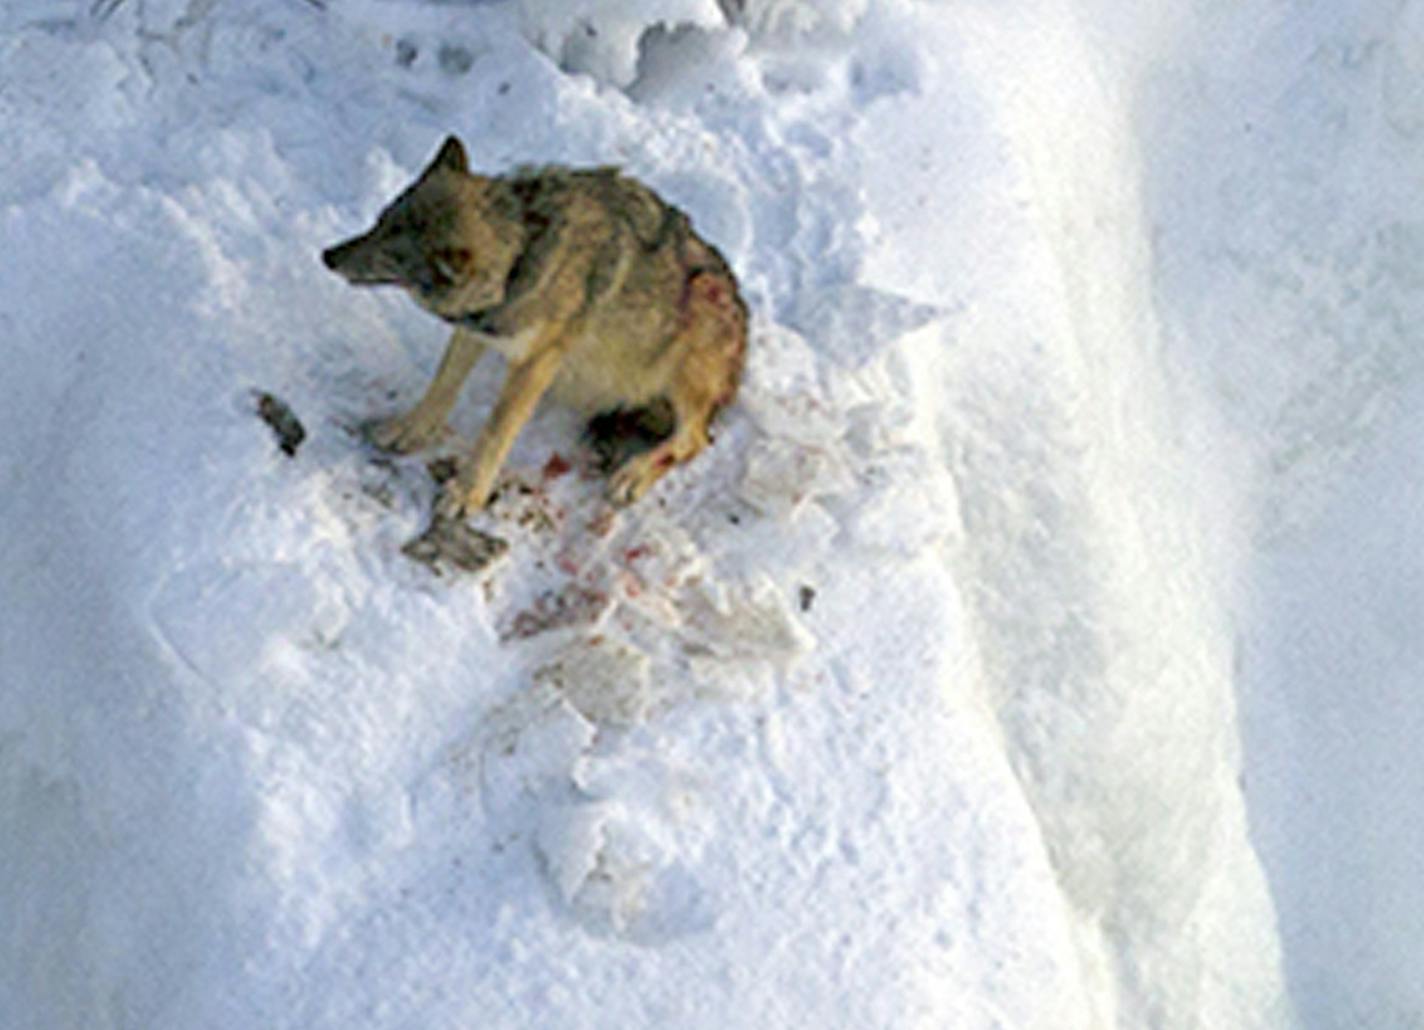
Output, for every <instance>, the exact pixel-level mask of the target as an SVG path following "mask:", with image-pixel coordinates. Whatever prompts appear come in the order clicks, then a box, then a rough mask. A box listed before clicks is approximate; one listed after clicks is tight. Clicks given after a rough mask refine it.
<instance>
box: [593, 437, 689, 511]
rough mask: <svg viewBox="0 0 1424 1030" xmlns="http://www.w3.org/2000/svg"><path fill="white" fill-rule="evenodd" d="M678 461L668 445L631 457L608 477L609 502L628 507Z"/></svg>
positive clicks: (619, 506) (620, 506)
mask: <svg viewBox="0 0 1424 1030" xmlns="http://www.w3.org/2000/svg"><path fill="white" fill-rule="evenodd" d="M676 463H677V458H676V457H675V455H674V453H673V452H672V450H670V449H669V448H668V447H666V446H664V447H655V448H653V449H652V450H651V451H646V452H644V453H642V454H639V455H637V456H635V457H632V458H629V459H628V460H627V461H625V462H624V463H623V464H622V465H620V466H618V468H617V470H616V471H615V472H614V473H613V475H612V476H610V477H609V479H608V500H609V502H610V503H612V504H613V505H614V506H615V507H618V508H626V507H627V506H628V505H630V504H632V503H633V502H634V501H636V500H638V498H640V497H642V496H643V495H644V494H645V493H647V492H648V490H649V489H650V488H651V487H652V485H653V484H654V483H656V482H657V481H658V480H659V479H661V478H662V477H663V473H665V472H667V470H668V469H670V468H672V467H673V465H675V464H676Z"/></svg>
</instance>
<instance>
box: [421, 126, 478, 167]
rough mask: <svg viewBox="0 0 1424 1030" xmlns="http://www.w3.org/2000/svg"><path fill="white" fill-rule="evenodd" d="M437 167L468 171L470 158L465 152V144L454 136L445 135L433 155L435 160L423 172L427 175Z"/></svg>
mask: <svg viewBox="0 0 1424 1030" xmlns="http://www.w3.org/2000/svg"><path fill="white" fill-rule="evenodd" d="M437 168H445V169H448V170H449V171H452V172H468V171H469V170H470V158H469V156H468V155H467V154H466V153H465V145H464V144H463V143H461V142H460V141H459V140H458V139H456V138H455V137H454V136H447V137H445V142H444V144H443V145H442V146H441V147H440V153H438V154H436V155H435V160H434V161H431V162H430V167H429V168H427V169H426V170H425V174H426V175H429V174H430V173H431V172H433V171H435V170H436V169H437Z"/></svg>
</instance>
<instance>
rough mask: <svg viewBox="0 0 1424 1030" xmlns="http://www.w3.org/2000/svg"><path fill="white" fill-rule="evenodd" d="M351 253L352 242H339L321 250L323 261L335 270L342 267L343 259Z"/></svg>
mask: <svg viewBox="0 0 1424 1030" xmlns="http://www.w3.org/2000/svg"><path fill="white" fill-rule="evenodd" d="M349 253H351V244H349V243H338V244H337V245H336V246H334V247H327V248H326V249H325V250H323V251H322V252H321V263H322V264H323V265H325V266H326V267H327V268H329V269H331V270H332V271H333V272H335V271H337V270H338V269H339V268H340V267H341V259H342V258H344V257H345V256H346V255H347V254H349Z"/></svg>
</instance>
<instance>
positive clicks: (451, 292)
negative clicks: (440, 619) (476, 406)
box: [321, 136, 747, 519]
mask: <svg viewBox="0 0 1424 1030" xmlns="http://www.w3.org/2000/svg"><path fill="white" fill-rule="evenodd" d="M321 257H322V261H323V262H324V263H325V264H326V266H327V267H328V268H330V269H331V270H332V271H334V272H337V273H338V274H340V275H341V276H343V277H344V278H345V279H346V280H347V281H348V282H350V283H352V284H353V285H357V286H378V285H393V286H399V287H401V288H403V289H405V290H406V291H407V292H408V293H409V294H410V295H411V297H412V298H414V300H415V301H416V303H418V304H420V305H421V306H422V307H424V308H425V309H426V310H427V311H430V312H431V313H433V314H435V315H437V316H438V317H440V318H441V319H443V320H444V321H446V322H448V323H449V324H450V325H451V326H452V327H453V330H454V331H453V332H452V333H451V335H450V342H449V344H448V345H447V346H446V349H445V355H444V357H443V358H442V359H441V361H440V366H439V369H438V370H437V371H436V373H435V378H434V380H433V381H432V382H431V383H430V386H429V387H428V388H427V389H426V391H425V394H424V396H423V397H421V399H420V401H419V402H418V403H417V404H416V405H415V407H414V408H412V409H411V410H410V411H408V412H406V413H405V414H402V415H397V416H394V417H391V418H386V419H382V420H379V421H377V422H374V423H372V424H371V426H370V435H371V438H372V440H373V441H374V442H375V443H376V444H377V446H380V447H382V448H385V449H388V450H393V451H398V452H408V451H413V450H417V449H419V448H421V447H423V446H425V445H426V444H427V443H429V442H431V441H432V440H433V439H434V438H435V437H436V435H437V434H439V433H440V431H441V429H442V428H443V426H444V423H445V418H446V416H447V415H448V414H449V412H450V409H451V408H452V407H453V406H454V404H455V401H456V399H457V398H458V396H459V392H460V388H461V386H462V384H463V383H464V381H465V378H466V377H467V376H468V375H469V373H470V371H471V369H472V368H473V367H474V365H475V363H476V361H478V360H479V358H480V356H481V355H482V354H483V353H484V352H485V350H486V349H493V350H496V351H499V352H500V354H502V355H503V356H504V360H505V367H506V373H505V379H504V384H503V386H502V387H501V389H500V393H499V398H498V400H497V401H496V403H495V406H494V409H493V411H492V412H491V413H490V415H489V418H488V420H487V421H486V422H485V425H484V428H483V429H482V430H481V432H480V434H479V436H478V438H477V440H476V441H475V444H474V447H473V449H472V450H471V451H470V453H469V455H468V457H467V458H466V459H464V460H463V461H462V462H461V463H460V465H459V469H458V472H457V473H456V474H455V476H454V477H452V478H451V479H450V480H449V481H447V483H446V485H445V487H444V489H443V492H442V494H441V496H440V499H439V500H438V501H437V504H436V515H437V517H443V518H450V519H458V518H462V517H463V516H465V515H468V514H471V513H473V512H476V511H478V510H480V509H481V508H483V507H484V505H485V503H486V502H487V501H488V500H489V497H490V493H491V491H492V490H493V487H494V483H495V477H496V475H497V474H498V473H499V470H500V467H501V466H502V465H503V464H504V461H505V458H506V457H507V456H508V454H509V450H510V447H511V446H513V444H514V439H515V437H516V436H517V435H518V433H519V431H520V429H522V428H523V426H524V424H525V423H526V422H527V421H528V420H529V418H530V416H531V415H532V414H533V412H534V409H535V407H536V405H537V404H538V403H539V400H540V398H541V397H543V396H544V394H545V393H546V392H549V393H552V394H553V395H554V396H555V397H556V398H557V399H558V400H560V401H562V402H563V403H565V404H568V405H571V406H573V407H574V408H576V409H578V410H580V411H583V412H585V413H588V414H590V415H600V414H601V415H604V416H605V417H606V416H607V415H608V414H609V413H610V412H612V413H616V412H634V413H636V412H639V411H650V412H655V413H656V412H659V411H661V412H662V413H664V417H663V418H662V419H661V421H662V422H664V423H665V425H664V430H665V433H664V435H662V437H661V438H660V439H658V440H657V441H656V442H654V443H652V445H651V446H649V447H647V448H646V449H644V450H642V451H641V452H639V453H635V454H633V455H631V456H626V457H625V458H624V460H622V462H621V464H619V465H618V467H617V468H616V469H615V470H614V471H613V473H612V475H611V477H610V479H609V484H608V497H609V499H610V500H611V501H613V503H615V504H617V505H620V506H621V505H626V504H631V503H632V502H633V501H636V500H637V499H638V498H639V497H641V496H643V494H645V493H646V492H647V491H648V488H649V487H651V486H652V485H653V484H654V483H655V482H657V480H658V479H659V478H661V477H662V475H663V474H664V473H666V472H667V471H668V470H669V469H670V468H672V467H673V466H674V465H678V464H681V463H682V462H685V461H688V460H689V459H691V458H692V457H693V456H695V455H696V454H697V453H698V452H700V451H701V450H702V449H703V448H704V447H706V446H707V444H708V443H709V442H710V437H709V433H708V427H709V424H710V423H711V421H712V419H713V417H714V416H715V415H716V413H717V412H718V410H719V409H721V408H722V407H724V406H725V405H726V404H728V403H729V402H730V401H731V400H732V398H733V397H734V396H735V394H736V391H737V384H738V381H739V380H740V378H741V371H742V360H743V354H744V352H745V349H746V337H747V308H746V305H745V303H744V302H743V301H742V298H741V295H740V293H739V292H738V289H737V282H736V279H735V278H734V277H733V275H732V271H731V269H730V268H728V266H727V262H726V261H725V260H723V258H722V255H721V254H719V253H718V252H717V250H716V249H715V248H714V247H713V246H712V245H711V244H709V243H707V242H706V241H704V240H703V239H701V238H700V237H699V236H698V235H697V234H696V233H695V232H694V231H693V229H692V226H691V224H690V223H689V221H688V218H687V216H686V215H685V214H683V213H682V212H681V211H679V210H677V209H676V208H675V207H673V206H672V205H670V204H668V203H666V202H665V201H663V200H662V199H661V198H659V197H658V196H657V194H655V193H654V192H653V191H652V190H651V189H649V188H648V187H647V186H644V185H643V184H641V183H639V182H637V181H636V180H634V179H632V178H629V177H628V176H625V175H622V174H620V173H619V172H618V171H617V170H616V169H613V168H592V169H571V168H564V167H558V166H550V167H545V168H538V169H525V170H520V171H517V172H515V173H513V174H510V175H496V176H484V175H478V174H475V173H473V172H471V171H470V167H469V160H468V158H467V156H466V153H465V148H464V146H463V145H462V144H461V143H460V141H459V140H458V139H456V138H455V137H454V136H451V137H449V138H448V139H447V140H446V141H445V143H444V145H443V146H442V147H441V148H440V151H439V153H438V154H436V156H435V159H434V160H433V161H431V163H430V165H429V166H428V167H427V168H426V169H425V170H424V171H423V172H422V173H421V174H420V176H419V177H418V178H417V179H416V180H415V182H414V183H412V184H411V185H410V186H409V187H408V188H407V189H406V190H405V191H404V192H403V193H401V194H400V195H399V196H398V197H396V198H395V200H393V201H392V202H391V203H390V205H389V206H388V207H387V208H386V209H385V210H384V211H382V212H381V214H380V216H379V217H378V218H377V220H376V224H375V225H374V226H373V227H372V228H371V229H370V231H368V232H366V233H364V234H362V235H360V236H356V237H354V238H353V239H350V240H347V241H345V242H344V243H340V244H337V245H336V246H334V247H331V248H330V249H328V250H326V251H324V252H323V253H322V256H321ZM668 412H670V415H671V417H670V418H667V417H665V416H666V413H668ZM656 420H657V419H655V421H656Z"/></svg>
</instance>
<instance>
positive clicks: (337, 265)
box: [321, 136, 524, 317]
mask: <svg viewBox="0 0 1424 1030" xmlns="http://www.w3.org/2000/svg"><path fill="white" fill-rule="evenodd" d="M523 235H524V230H523V227H522V226H521V224H520V222H519V220H518V218H516V217H512V216H511V214H510V211H509V203H508V200H507V198H506V197H504V196H503V195H502V193H501V187H500V185H499V183H498V182H496V181H495V180H493V179H488V178H485V177H483V176H479V175H472V174H470V166H469V159H468V158H467V157H466V155H465V148H464V146H463V145H461V143H460V141H459V140H458V139H456V138H455V137H454V136H451V137H449V138H448V139H447V140H446V141H445V144H444V145H443V146H442V147H441V148H440V152H439V153H438V154H436V155H435V159H434V160H433V161H431V162H430V164H429V166H428V167H427V168H426V169H425V171H423V172H421V173H420V176H419V178H417V179H416V180H415V182H413V183H411V185H410V186H409V187H407V188H406V190H405V192H403V193H402V194H401V195H400V196H398V197H396V199H395V200H393V201H391V203H390V205H389V206H388V207H387V208H386V209H385V210H384V211H382V212H381V214H380V217H379V218H377V219H376V224H375V225H374V226H372V227H371V229H370V231H369V232H366V233H364V234H363V235H361V236H356V237H353V238H352V239H349V240H347V241H345V242H344V243H338V244H337V245H336V246H334V247H331V248H329V249H327V250H325V251H323V252H322V255H321V260H322V262H323V263H324V264H325V265H326V267H327V268H330V269H331V270H332V271H333V272H336V273H337V274H338V275H340V276H342V277H343V278H345V279H346V281H347V282H349V283H351V284H352V285H354V286H382V285H391V286H400V287H402V288H403V289H405V290H407V291H409V293H410V295H411V296H412V297H414V298H415V300H416V302H417V303H419V304H420V305H421V306H422V307H425V308H427V309H428V310H430V311H433V312H434V313H435V314H437V315H442V316H445V317H456V316H459V315H463V314H470V313H472V312H475V311H481V310H484V309H486V308H489V307H493V306H494V305H495V304H498V303H499V302H500V300H501V299H502V298H503V295H504V285H505V281H506V279H507V278H508V275H509V270H510V268H511V267H512V266H513V264H514V260H515V258H516V256H517V255H518V253H519V249H520V246H521V244H522V243H523Z"/></svg>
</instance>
